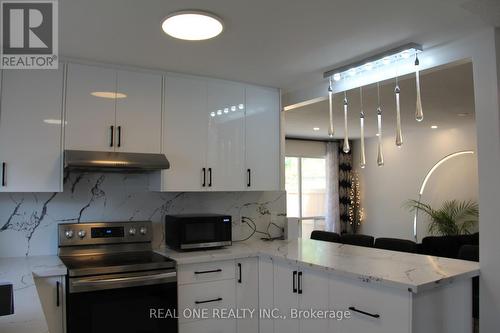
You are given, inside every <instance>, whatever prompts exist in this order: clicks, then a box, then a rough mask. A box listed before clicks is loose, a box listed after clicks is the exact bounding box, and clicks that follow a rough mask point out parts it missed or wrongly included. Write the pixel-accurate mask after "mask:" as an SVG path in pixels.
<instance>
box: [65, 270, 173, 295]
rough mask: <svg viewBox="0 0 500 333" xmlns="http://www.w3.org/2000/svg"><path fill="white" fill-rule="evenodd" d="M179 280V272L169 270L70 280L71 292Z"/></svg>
mask: <svg viewBox="0 0 500 333" xmlns="http://www.w3.org/2000/svg"><path fill="white" fill-rule="evenodd" d="M175 281H177V272H167V273H159V274H152V275H138V276H127V277H116V278H109V279H78V280H73V281H71V280H70V292H71V291H72V290H73V292H80V291H91V290H104V289H114V288H126V287H133V286H140V285H151V284H159V283H169V282H175Z"/></svg>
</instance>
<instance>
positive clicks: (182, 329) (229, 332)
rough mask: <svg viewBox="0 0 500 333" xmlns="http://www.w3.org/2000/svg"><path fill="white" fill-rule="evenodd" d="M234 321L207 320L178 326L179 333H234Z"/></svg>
mask: <svg viewBox="0 0 500 333" xmlns="http://www.w3.org/2000/svg"><path fill="white" fill-rule="evenodd" d="M234 332H235V320H233V319H207V320H200V321H195V322H191V323H181V324H179V333H234Z"/></svg>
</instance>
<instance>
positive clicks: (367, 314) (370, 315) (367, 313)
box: [349, 306, 380, 318]
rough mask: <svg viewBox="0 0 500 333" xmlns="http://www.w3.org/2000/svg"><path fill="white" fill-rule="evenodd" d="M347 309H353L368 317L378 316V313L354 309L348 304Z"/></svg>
mask: <svg viewBox="0 0 500 333" xmlns="http://www.w3.org/2000/svg"><path fill="white" fill-rule="evenodd" d="M349 310H351V311H354V312H358V313H361V314H364V315H365V316H369V317H372V318H380V315H379V314H377V313H375V314H374V313H369V312H365V311H361V310H358V309H356V308H355V307H354V306H350V307H349Z"/></svg>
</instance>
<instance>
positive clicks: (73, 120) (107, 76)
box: [65, 64, 116, 151]
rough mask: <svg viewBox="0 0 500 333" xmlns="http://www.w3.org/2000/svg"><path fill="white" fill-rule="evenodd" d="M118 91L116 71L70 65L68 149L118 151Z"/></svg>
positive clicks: (67, 107)
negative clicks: (116, 103) (116, 122)
mask: <svg viewBox="0 0 500 333" xmlns="http://www.w3.org/2000/svg"><path fill="white" fill-rule="evenodd" d="M115 90H116V71H114V70H112V69H107V68H103V67H93V66H86V65H77V64H70V65H69V68H68V78H67V88H66V121H67V124H66V130H65V139H66V141H65V148H66V149H75V150H96V151H114V144H115V138H114V136H115V133H116V132H115V131H116V128H115V99H114V97H113V94H114V93H115ZM95 95H97V96H95ZM106 96H107V97H106Z"/></svg>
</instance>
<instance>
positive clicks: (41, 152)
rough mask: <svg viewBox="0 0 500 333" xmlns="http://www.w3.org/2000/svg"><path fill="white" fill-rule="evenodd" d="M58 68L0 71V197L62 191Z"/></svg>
mask: <svg viewBox="0 0 500 333" xmlns="http://www.w3.org/2000/svg"><path fill="white" fill-rule="evenodd" d="M63 67H64V66H63V65H60V67H59V69H58V70H4V71H3V72H2V84H1V90H2V91H1V106H0V163H1V169H0V173H1V183H0V185H1V186H0V192H60V191H62V139H61V135H62V119H63V118H62V117H63V108H62V103H63V73H64V69H63Z"/></svg>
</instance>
